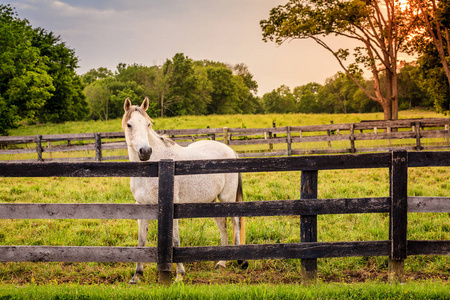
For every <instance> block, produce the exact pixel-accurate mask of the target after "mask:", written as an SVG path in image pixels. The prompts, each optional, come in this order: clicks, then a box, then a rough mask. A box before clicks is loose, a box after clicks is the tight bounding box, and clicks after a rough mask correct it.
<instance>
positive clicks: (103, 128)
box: [10, 110, 445, 135]
mask: <svg viewBox="0 0 450 300" xmlns="http://www.w3.org/2000/svg"><path fill="white" fill-rule="evenodd" d="M443 117H445V116H444V115H443V114H438V113H435V112H432V111H422V110H408V111H400V113H399V118H401V119H410V118H443ZM382 119H383V113H366V114H267V115H209V116H179V117H171V118H154V119H153V121H154V129H156V130H158V129H196V128H206V127H208V126H209V128H222V127H229V128H265V127H272V122H275V123H276V126H278V127H281V126H303V125H325V124H330V122H331V121H332V122H333V123H334V124H341V123H359V122H361V121H362V120H382ZM115 131H122V128H121V120H120V119H115V120H108V121H85V122H83V121H80V122H66V123H63V124H43V125H35V126H22V127H20V128H18V129H13V130H11V132H10V135H37V134H41V135H42V134H62V133H88V132H115Z"/></svg>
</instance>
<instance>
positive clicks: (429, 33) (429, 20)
mask: <svg viewBox="0 0 450 300" xmlns="http://www.w3.org/2000/svg"><path fill="white" fill-rule="evenodd" d="M408 4H409V5H408V7H410V8H411V9H410V10H411V11H412V12H411V18H415V19H417V20H418V22H417V23H416V25H417V27H416V28H417V32H416V34H415V35H414V41H415V44H414V46H413V47H412V48H411V49H412V51H414V52H417V53H420V54H421V55H426V54H427V53H431V52H435V53H434V54H435V55H436V56H437V57H439V61H440V64H441V67H442V71H443V73H444V74H445V76H446V80H447V85H448V87H447V88H446V89H445V90H448V89H449V88H450V66H449V53H450V52H449V50H450V49H449V47H450V35H449V28H450V1H449V0H441V1H436V0H409V2H408ZM430 44H431V45H433V46H434V49H435V51H432V50H431V49H430V47H428V45H430ZM429 58H430V57H425V59H429ZM438 72H439V71H438V70H434V73H438ZM432 73H433V72H432ZM433 75H434V77H435V78H436V74H433ZM439 86H440V84H439ZM430 88H432V89H433V87H431V86H430ZM436 96H437V98H439V95H436ZM437 98H436V102H435V103H436V109H437V110H438V111H448V110H450V100H448V98H447V99H442V98H441V99H439V100H438V99H437Z"/></svg>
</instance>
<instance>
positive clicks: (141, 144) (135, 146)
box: [122, 98, 152, 161]
mask: <svg viewBox="0 0 450 300" xmlns="http://www.w3.org/2000/svg"><path fill="white" fill-rule="evenodd" d="M148 105H149V101H148V98H145V99H144V101H143V102H142V104H141V106H137V105H131V101H130V98H127V99H126V100H125V103H124V105H123V108H124V110H125V114H124V115H123V118H122V129H123V130H124V132H125V140H126V142H127V146H128V152H129V154H130V160H134V159H136V158H137V157H138V158H139V160H140V161H147V160H149V159H150V156H151V155H152V148H151V147H150V143H149V133H150V130H151V126H152V122H151V119H150V117H149V116H148V115H147V113H146V110H147V109H148ZM136 160H137V159H136Z"/></svg>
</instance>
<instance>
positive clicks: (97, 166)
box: [0, 162, 158, 177]
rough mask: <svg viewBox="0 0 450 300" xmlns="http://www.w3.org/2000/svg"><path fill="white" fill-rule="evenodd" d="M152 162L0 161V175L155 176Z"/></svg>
mask: <svg viewBox="0 0 450 300" xmlns="http://www.w3.org/2000/svg"><path fill="white" fill-rule="evenodd" d="M157 176H158V165H157V163H153V162H146V163H140V162H84V163H56V162H48V163H47V162H44V163H8V162H5V163H0V177H157Z"/></svg>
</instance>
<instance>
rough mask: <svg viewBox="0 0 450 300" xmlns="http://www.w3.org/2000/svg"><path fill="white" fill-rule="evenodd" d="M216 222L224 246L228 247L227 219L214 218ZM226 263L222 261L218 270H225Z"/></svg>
mask: <svg viewBox="0 0 450 300" xmlns="http://www.w3.org/2000/svg"><path fill="white" fill-rule="evenodd" d="M214 221H216V224H217V227H218V228H219V231H220V238H221V240H222V246H226V245H228V236H227V219H226V218H214ZM226 263H227V262H226V261H224V260H221V261H219V262H218V263H217V265H216V269H218V268H219V267H222V268H225V267H226Z"/></svg>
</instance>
